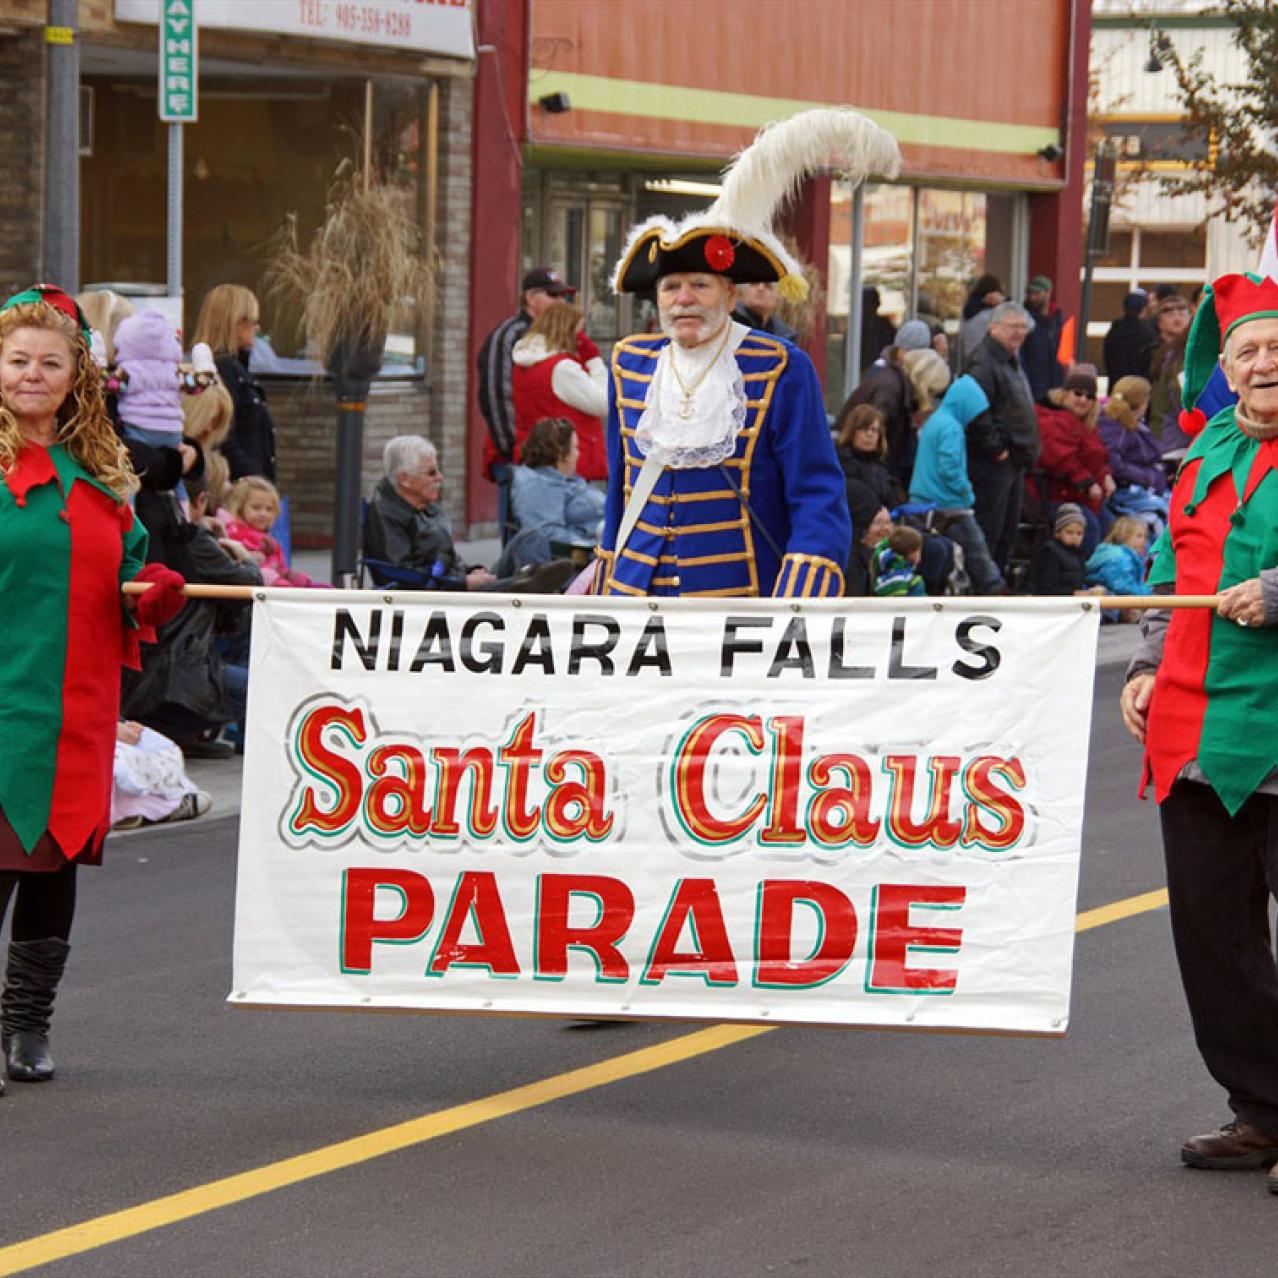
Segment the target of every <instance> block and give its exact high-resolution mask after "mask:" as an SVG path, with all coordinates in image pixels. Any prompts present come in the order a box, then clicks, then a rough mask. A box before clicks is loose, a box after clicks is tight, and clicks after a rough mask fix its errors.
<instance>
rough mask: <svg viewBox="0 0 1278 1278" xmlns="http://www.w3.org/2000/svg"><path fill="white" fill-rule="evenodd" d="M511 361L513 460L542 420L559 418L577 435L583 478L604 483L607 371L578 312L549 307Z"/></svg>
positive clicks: (572, 308)
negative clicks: (512, 370)
mask: <svg viewBox="0 0 1278 1278" xmlns="http://www.w3.org/2000/svg"><path fill="white" fill-rule="evenodd" d="M511 355H512V358H513V359H514V362H515V371H514V376H513V378H512V383H511V384H512V387H513V391H514V400H515V460H516V461H518V460H519V450H520V448H522V447H523V443H524V440H525V439H527V438H528V432H529V431H530V430H532V428H533V427H534V426H535V425H536V424H537V423H538V422H539V421H541V420H542V419H543V418H545V417H562V418H567V420H568V421H570V422H572V424H573V427H574V429H575V430H576V432H577V443H578V445H579V446H580V448H581V456H580V458H579V459H578V462H577V473H578V474H579V475H580V476H581V477H582V479H587V480H601V479H602V480H606V479H607V478H608V458H607V454H606V452H605V451H604V433H603V419H604V418H605V417H606V416H607V415H608V372H607V369H605V368H604V364H603V360H602V359H600V358H599V348H598V347H597V346H596V345H595V344H594V342H592V341H591V340H590V338H588V337H587V336H586V334H585V331H584V325H583V320H582V314H581V311H579V310H578V309H577V307H575V306H573V305H572V304H571V303H569V302H555V303H554V304H553V305H552V306H548V307H547V308H546V309H545V310H544V311H543V312H542V313H541V314H540V315H539V316H538V317H537V318H536V319H535V320H534V321H533V322H532V324H531V326H530V327H529V329H528V332H527V333H525V334H524V336H523V337H522V338H520V340H519V341H518V342H516V343H515V348H514V350H513V351H512V352H511Z"/></svg>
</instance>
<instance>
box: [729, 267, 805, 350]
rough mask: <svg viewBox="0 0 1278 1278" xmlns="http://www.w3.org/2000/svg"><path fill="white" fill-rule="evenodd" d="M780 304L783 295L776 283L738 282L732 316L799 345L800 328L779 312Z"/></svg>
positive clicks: (762, 331) (750, 326) (741, 322)
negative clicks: (786, 320) (782, 316)
mask: <svg viewBox="0 0 1278 1278" xmlns="http://www.w3.org/2000/svg"><path fill="white" fill-rule="evenodd" d="M780 306H781V295H780V294H779V293H778V292H777V286H776V285H775V284H773V283H771V282H768V283H763V284H738V285H737V305H736V309H735V310H734V311H733V312H732V318H733V319H734V320H736V321H737V323H738V324H744V325H745V326H746V327H747V328H757V329H758V330H759V331H760V332H761V333H771V334H772V336H773V337H779V338H780V339H781V340H782V341H783V342H794V343H795V344H796V345H797V344H798V341H799V330H798V329H796V328H795V327H794V326H793V325H791V324H787V323H786V322H785V320H783V319H782V318H781V316H780V315H778V314H777V311H778V310H779V309H780Z"/></svg>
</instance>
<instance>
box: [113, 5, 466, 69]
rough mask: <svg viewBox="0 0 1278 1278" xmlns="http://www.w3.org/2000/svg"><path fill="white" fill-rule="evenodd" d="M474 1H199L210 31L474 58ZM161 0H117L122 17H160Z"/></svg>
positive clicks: (203, 22) (201, 20) (197, 8)
mask: <svg viewBox="0 0 1278 1278" xmlns="http://www.w3.org/2000/svg"><path fill="white" fill-rule="evenodd" d="M470 4H471V0H195V14H196V19H197V21H198V22H199V25H200V26H201V27H203V28H204V29H205V30H208V29H209V28H223V29H229V30H236V31H265V32H270V33H273V34H278V35H295V36H309V37H310V38H311V39H314V40H343V41H351V42H354V43H356V44H372V45H380V46H383V47H389V48H396V49H410V50H415V51H420V52H422V53H442V54H446V55H448V56H450V57H454V58H473V57H474V56H475V45H474V40H473V39H472V36H471V11H470ZM159 14H160V0H115V16H116V18H117V20H119V21H120V22H149V23H151V24H152V25H153V26H154V25H155V23H156V22H157V21H158V19H159Z"/></svg>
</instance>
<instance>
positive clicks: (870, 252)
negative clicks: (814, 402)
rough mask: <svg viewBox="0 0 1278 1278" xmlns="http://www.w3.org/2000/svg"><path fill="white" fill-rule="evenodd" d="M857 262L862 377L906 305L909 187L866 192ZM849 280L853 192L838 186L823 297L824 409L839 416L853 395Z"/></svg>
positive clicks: (911, 244)
mask: <svg viewBox="0 0 1278 1278" xmlns="http://www.w3.org/2000/svg"><path fill="white" fill-rule="evenodd" d="M864 200H865V238H864V249H863V252H862V257H861V367H860V370H859V371H860V372H861V373H863V372H864V371H865V369H867V368H868V367H869V366H870V365H871V364H872V363H873V362H874V360H876V359H877V358H878V355H879V352H880V350H882V348H883V347H884V346H886V345H887V344H888V342H890V341H891V340H892V336H893V334H894V333H895V332H896V329H897V326H898V325H899V324H900V322H901V320H902V319H904V318H905V317H906V315H907V314H908V311H909V305H910V278H911V272H912V269H913V258H914V191H913V189H912V188H911V187H908V186H885V185H871V186H867V187H866V188H865V196H864ZM851 277H852V186H851V184H850V183H848V182H836V183H834V184H833V185H832V187H831V196H830V278H829V286H828V290H827V296H826V314H827V319H828V328H827V340H828V346H827V351H826V396H825V399H826V408H827V410H828V411H829V412H831V413H837V412H838V410H839V409H840V408H841V407H842V405H843V401H844V400H845V399H846V398H847V396H848V395H849V394H850V393H851V390H852V386H850V385H848V382H847V378H846V375H845V365H846V351H847V339H848V302H849V297H848V291H849V288H850V280H851Z"/></svg>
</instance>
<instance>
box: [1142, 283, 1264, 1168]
mask: <svg viewBox="0 0 1278 1278" xmlns="http://www.w3.org/2000/svg"><path fill="white" fill-rule="evenodd" d="M1218 358H1219V362H1220V364H1221V366H1222V367H1223V369H1224V372H1225V375H1226V377H1227V379H1228V381H1229V385H1230V389H1231V390H1234V391H1235V392H1236V393H1237V395H1238V403H1237V404H1236V405H1230V406H1229V407H1227V408H1223V409H1221V411H1219V412H1218V413H1217V414H1216V415H1215V416H1214V417H1213V418H1212V419H1211V420H1210V421H1206V420H1205V419H1204V414H1203V413H1202V412H1201V410H1198V409H1191V410H1190V411H1187V412H1182V414H1181V418H1180V424H1181V427H1182V428H1183V429H1184V430H1186V432H1187V433H1188V434H1190V435H1191V436H1192V437H1193V442H1192V444H1191V446H1190V448H1189V450H1188V452H1187V454H1186V456H1185V460H1184V462H1183V464H1182V465H1181V470H1180V475H1179V477H1178V479H1177V482H1176V488H1175V491H1174V492H1173V494H1172V499H1171V512H1170V519H1169V523H1168V527H1167V530H1166V531H1165V532H1164V534H1163V536H1162V537H1161V538H1160V539H1159V542H1158V545H1157V546H1156V547H1155V552H1154V563H1153V566H1152V568H1151V570H1150V584H1151V585H1152V586H1153V588H1154V590H1155V591H1156V592H1158V591H1163V592H1175V593H1177V594H1199V595H1201V594H1212V595H1216V596H1217V604H1216V608H1215V610H1214V611H1213V610H1210V609H1200V608H1194V609H1190V608H1183V609H1176V610H1175V611H1170V619H1169V612H1168V611H1164V612H1162V613H1161V614H1153V615H1150V614H1147V617H1146V621H1145V622H1144V623H1143V625H1142V629H1143V631H1144V634H1145V644H1144V647H1143V648H1142V650H1141V651H1140V652H1139V653H1138V654H1137V656H1136V657H1135V658H1134V659H1133V661H1132V664H1131V666H1130V667H1129V669H1128V682H1127V684H1126V686H1125V688H1124V689H1123V695H1122V711H1123V718H1124V720H1125V722H1126V723H1127V726H1128V728H1129V729H1130V730H1131V732H1132V734H1133V735H1134V736H1135V737H1136V738H1137V739H1138V740H1140V741H1143V742H1144V743H1145V771H1146V776H1147V778H1150V779H1152V780H1153V783H1154V790H1155V797H1156V798H1157V799H1158V802H1159V804H1160V816H1161V821H1162V828H1163V845H1164V850H1165V854H1166V860H1167V887H1168V893H1169V897H1170V903H1171V921H1172V934H1173V937H1174V939H1175V942H1176V956H1177V960H1178V962H1179V964H1180V971H1181V979H1182V981H1183V983H1184V986H1185V994H1186V998H1187V1000H1188V1003H1189V1010H1190V1015H1191V1017H1192V1019H1193V1022H1194V1034H1195V1037H1196V1039H1197V1041H1198V1048H1199V1051H1200V1052H1201V1053H1202V1055H1203V1060H1204V1062H1205V1063H1206V1065H1207V1068H1208V1069H1209V1070H1210V1072H1211V1074H1212V1075H1213V1077H1214V1078H1215V1079H1216V1081H1217V1082H1219V1083H1220V1084H1221V1085H1222V1086H1223V1087H1224V1088H1225V1089H1226V1091H1227V1093H1228V1098H1229V1105H1230V1108H1231V1109H1232V1110H1233V1112H1234V1119H1233V1121H1232V1122H1230V1123H1228V1124H1227V1125H1226V1126H1225V1127H1223V1128H1221V1129H1220V1130H1219V1131H1216V1132H1210V1133H1208V1134H1206V1135H1203V1136H1195V1137H1193V1138H1191V1139H1190V1140H1188V1141H1186V1142H1185V1144H1184V1145H1183V1146H1182V1148H1181V1158H1182V1159H1183V1161H1184V1162H1186V1163H1188V1164H1189V1165H1190V1166H1192V1167H1206V1168H1235V1167H1268V1166H1271V1165H1272V1164H1274V1163H1275V1162H1276V1161H1278V969H1276V968H1275V963H1274V952H1273V949H1272V946H1271V944H1270V935H1269V914H1268V911H1269V898H1270V896H1272V895H1278V473H1276V472H1278V283H1275V281H1273V280H1271V279H1260V278H1258V277H1256V276H1247V275H1226V276H1223V277H1221V278H1220V279H1218V280H1217V281H1216V282H1215V284H1214V285H1213V286H1211V287H1210V288H1209V289H1207V290H1206V292H1205V295H1204V297H1203V300H1202V303H1201V305H1200V307H1199V310H1198V314H1197V316H1196V317H1195V319H1194V327H1193V330H1192V331H1191V333H1190V336H1189V343H1188V348H1187V351H1186V358H1185V388H1184V402H1185V403H1186V404H1189V405H1193V404H1194V403H1195V402H1196V401H1197V398H1198V395H1199V394H1200V392H1201V390H1202V388H1203V387H1204V386H1205V385H1206V383H1207V380H1208V377H1209V376H1210V375H1211V372H1212V370H1213V368H1214V367H1215V365H1216V362H1217V359H1218ZM1268 1184H1269V1189H1270V1190H1271V1191H1273V1192H1274V1193H1278V1168H1276V1169H1275V1170H1274V1171H1271V1172H1270V1175H1269V1182H1268Z"/></svg>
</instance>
